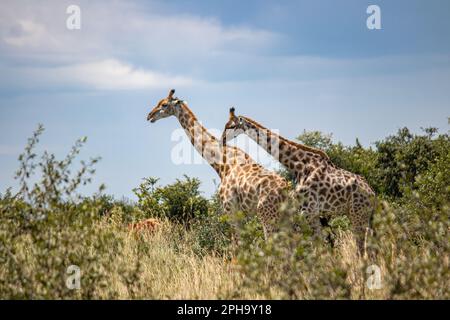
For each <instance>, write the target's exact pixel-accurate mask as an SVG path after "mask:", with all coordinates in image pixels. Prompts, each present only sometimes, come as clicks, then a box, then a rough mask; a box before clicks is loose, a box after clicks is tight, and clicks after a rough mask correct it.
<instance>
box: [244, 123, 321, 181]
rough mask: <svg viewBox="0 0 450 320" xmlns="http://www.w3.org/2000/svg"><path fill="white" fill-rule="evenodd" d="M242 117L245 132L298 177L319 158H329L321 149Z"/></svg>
mask: <svg viewBox="0 0 450 320" xmlns="http://www.w3.org/2000/svg"><path fill="white" fill-rule="evenodd" d="M241 118H242V119H243V120H244V121H245V125H246V130H245V133H246V134H247V135H248V136H249V137H250V138H251V139H252V140H254V141H255V142H256V143H257V144H258V145H260V146H261V147H262V148H263V149H265V150H266V151H267V152H268V153H269V154H270V155H272V156H273V157H274V158H275V159H277V160H278V161H279V162H280V163H281V164H282V165H284V166H285V167H286V169H288V170H289V171H290V172H292V173H294V174H295V175H296V177H297V178H298V177H299V176H301V175H303V174H305V172H306V171H307V170H309V168H308V164H311V163H313V162H315V161H317V159H318V158H324V159H326V160H328V159H329V157H328V155H327V154H326V153H325V152H323V151H321V150H318V149H315V148H312V147H308V146H305V145H302V144H299V143H295V142H293V141H290V140H288V139H286V138H284V137H282V136H280V135H279V134H277V133H275V132H272V131H271V130H269V129H267V128H266V127H264V126H262V125H260V124H259V123H257V122H256V121H254V120H252V119H249V118H246V117H241Z"/></svg>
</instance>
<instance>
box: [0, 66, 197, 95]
mask: <svg viewBox="0 0 450 320" xmlns="http://www.w3.org/2000/svg"><path fill="white" fill-rule="evenodd" d="M0 72H1V73H2V74H4V75H5V76H6V77H7V78H9V80H8V81H6V80H5V79H1V78H0V83H2V85H8V84H11V83H12V84H13V85H15V86H19V87H22V88H27V89H40V88H42V87H51V88H60V87H64V88H68V87H73V88H77V89H87V90H139V89H155V88H167V87H175V86H176V87H186V86H191V85H193V84H194V83H195V81H194V79H192V78H190V77H186V76H180V75H171V74H166V73H161V72H155V71H152V70H147V69H142V68H136V67H134V66H132V65H130V64H128V63H125V62H121V61H119V60H117V59H105V60H98V61H93V62H87V63H76V64H71V65H66V66H61V67H52V66H50V67H16V68H8V69H5V68H0Z"/></svg>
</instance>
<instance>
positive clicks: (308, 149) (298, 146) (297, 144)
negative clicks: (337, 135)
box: [241, 116, 330, 160]
mask: <svg viewBox="0 0 450 320" xmlns="http://www.w3.org/2000/svg"><path fill="white" fill-rule="evenodd" d="M241 117H242V118H243V119H245V120H246V121H248V122H249V123H251V124H253V125H254V126H256V127H258V128H264V126H262V125H260V124H259V123H258V122H256V121H255V120H253V119H250V118H248V117H244V116H241ZM267 130H269V129H267ZM269 131H270V130H269ZM280 137H281V136H280ZM286 140H287V141H288V142H289V143H290V144H292V145H294V146H295V147H297V148H299V149H302V150H304V151H309V152H312V153H314V154H318V155H320V156H321V157H323V158H325V159H327V160H330V157H329V156H328V154H327V153H326V152H325V151H323V150H320V149H317V148H313V147H310V146H307V145H304V144H301V143H298V142H295V141H292V140H289V139H286Z"/></svg>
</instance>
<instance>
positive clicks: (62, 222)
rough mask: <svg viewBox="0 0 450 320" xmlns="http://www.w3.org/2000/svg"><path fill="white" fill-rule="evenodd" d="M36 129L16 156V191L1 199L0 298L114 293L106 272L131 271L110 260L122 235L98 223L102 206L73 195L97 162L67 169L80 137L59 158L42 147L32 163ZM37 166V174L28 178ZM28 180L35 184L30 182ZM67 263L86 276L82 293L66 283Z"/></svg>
mask: <svg viewBox="0 0 450 320" xmlns="http://www.w3.org/2000/svg"><path fill="white" fill-rule="evenodd" d="M42 132H43V127H42V126H39V128H38V130H37V131H36V132H35V133H34V135H33V137H32V138H30V139H29V141H28V145H27V147H26V148H25V152H24V153H23V154H22V155H21V156H20V157H19V160H20V169H19V170H18V172H17V179H18V180H19V182H20V191H19V192H18V193H17V194H12V192H11V191H10V190H8V191H7V192H6V193H5V194H4V195H2V196H1V198H0V264H1V266H2V267H1V268H0V296H1V297H2V298H20V299H22V298H33V299H41V298H93V297H96V296H98V292H99V290H103V291H102V292H103V294H104V295H105V296H104V297H115V296H116V295H117V292H114V291H113V290H109V289H110V287H109V284H108V281H109V274H110V273H111V272H112V270H120V271H119V272H121V274H123V275H124V277H128V276H130V277H132V276H133V272H131V271H130V270H129V269H130V266H128V265H126V264H120V263H117V264H114V263H111V261H113V260H115V259H116V255H117V254H118V252H120V250H121V248H122V246H123V241H122V240H123V239H121V238H120V237H117V236H116V232H115V231H116V229H117V227H116V226H115V225H114V224H109V225H108V226H107V227H101V226H102V224H103V220H102V219H101V218H100V216H101V215H100V207H99V206H98V205H96V202H95V201H83V197H82V196H81V195H79V194H78V193H77V190H78V188H79V187H80V186H82V185H85V184H87V183H89V182H90V179H91V175H92V174H93V173H94V169H93V168H92V166H93V165H94V164H95V163H96V162H97V161H98V159H92V160H91V161H89V162H84V161H81V163H80V169H79V170H78V171H77V172H75V173H74V174H72V171H71V165H72V163H73V161H74V159H75V157H76V155H77V154H78V153H79V151H80V148H81V147H82V145H83V144H84V142H85V141H86V139H85V138H83V139H80V140H78V141H77V142H76V143H75V145H74V147H73V148H72V150H71V151H70V153H69V154H68V155H67V156H66V157H65V158H64V159H63V160H57V159H56V158H55V156H54V155H52V154H48V153H47V152H44V153H43V155H42V156H41V157H40V160H37V159H38V156H37V155H36V154H35V153H34V148H35V146H36V144H37V143H38V141H39V136H40V135H41V134H42ZM36 171H38V172H39V173H40V175H39V176H34V175H35V174H36ZM31 178H34V179H35V180H36V181H37V182H35V183H34V184H31V183H30V179H31ZM102 188H103V187H101V189H102ZM94 198H95V197H94ZM70 265H76V266H78V267H79V268H80V270H81V272H82V273H83V275H84V276H83V278H82V283H81V289H80V290H71V289H69V288H68V287H67V286H66V278H67V276H68V275H67V273H66V272H67V268H68V267H69V266H70ZM133 267H134V266H132V267H131V269H132V268H133ZM129 271H130V272H129ZM136 272H137V271H136ZM124 281H126V279H124ZM130 286H131V284H130Z"/></svg>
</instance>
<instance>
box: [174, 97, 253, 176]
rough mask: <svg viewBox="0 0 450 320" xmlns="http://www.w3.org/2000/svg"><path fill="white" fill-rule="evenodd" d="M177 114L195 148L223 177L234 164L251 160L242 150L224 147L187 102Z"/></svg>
mask: <svg viewBox="0 0 450 320" xmlns="http://www.w3.org/2000/svg"><path fill="white" fill-rule="evenodd" d="M175 116H176V117H177V118H178V121H179V122H180V125H181V126H182V127H183V129H184V131H185V132H186V134H187V136H188V137H189V140H190V141H191V143H192V145H193V146H194V148H195V149H196V150H197V151H198V152H199V153H200V154H201V156H202V157H203V158H204V159H205V160H206V162H207V163H208V164H209V165H210V166H211V167H212V168H213V169H214V170H215V171H216V172H217V174H218V175H219V176H220V177H221V178H222V177H223V175H226V173H227V172H228V171H229V169H230V168H231V166H232V165H234V164H236V163H238V162H242V161H245V162H249V161H250V158H249V156H248V155H247V154H246V153H244V152H243V151H242V150H240V149H238V148H231V147H226V146H223V147H222V146H221V144H220V142H219V140H218V139H217V138H216V137H215V136H213V135H212V134H211V133H210V132H209V131H208V130H207V129H206V128H205V127H204V126H203V125H202V124H201V123H200V122H199V121H198V120H197V118H196V117H195V115H194V113H193V112H192V111H191V110H190V109H189V107H188V106H187V105H186V104H185V103H182V104H181V105H180V107H179V108H178V109H177V111H176V112H175Z"/></svg>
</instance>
